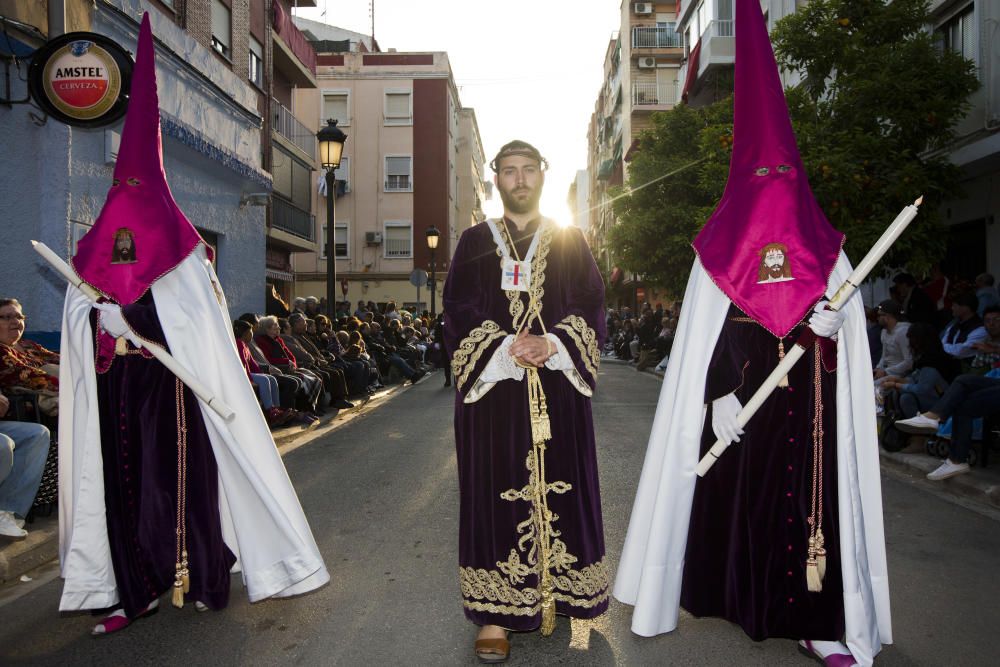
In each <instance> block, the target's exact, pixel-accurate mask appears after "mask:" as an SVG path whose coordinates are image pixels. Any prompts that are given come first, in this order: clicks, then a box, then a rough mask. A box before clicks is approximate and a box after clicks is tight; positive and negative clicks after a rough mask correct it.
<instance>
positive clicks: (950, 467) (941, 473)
mask: <svg viewBox="0 0 1000 667" xmlns="http://www.w3.org/2000/svg"><path fill="white" fill-rule="evenodd" d="M964 472H969V464H968V463H952V462H951V459H945V460H944V462H943V463H942V464H941V465H940V466H938V469H937V470H935V471H934V472H929V473H927V479H929V480H931V481H932V482H939V481H941V480H942V479H948V478H949V477H954V476H955V475H961V474H962V473H964Z"/></svg>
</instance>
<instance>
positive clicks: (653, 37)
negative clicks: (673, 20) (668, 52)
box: [632, 25, 684, 49]
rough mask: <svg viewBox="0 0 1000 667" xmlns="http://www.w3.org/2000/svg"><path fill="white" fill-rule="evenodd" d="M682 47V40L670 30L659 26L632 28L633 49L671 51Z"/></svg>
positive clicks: (680, 36) (681, 37)
mask: <svg viewBox="0 0 1000 667" xmlns="http://www.w3.org/2000/svg"><path fill="white" fill-rule="evenodd" d="M681 46H684V38H683V36H682V35H680V34H679V33H677V32H674V30H673V29H672V28H669V27H667V26H661V25H637V26H635V27H633V28H632V48H633V49H672V48H680V47H681Z"/></svg>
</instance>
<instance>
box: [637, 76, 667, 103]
mask: <svg viewBox="0 0 1000 667" xmlns="http://www.w3.org/2000/svg"><path fill="white" fill-rule="evenodd" d="M644 104H655V105H662V104H677V82H676V81H672V82H670V83H656V82H655V81H654V82H649V83H641V82H636V83H633V84H632V106H642V105H644Z"/></svg>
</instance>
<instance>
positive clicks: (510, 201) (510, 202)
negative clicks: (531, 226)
mask: <svg viewBox="0 0 1000 667" xmlns="http://www.w3.org/2000/svg"><path fill="white" fill-rule="evenodd" d="M497 192H499V193H500V201H502V202H503V206H504V208H505V209H507V210H508V211H510V212H511V213H517V214H519V215H523V214H525V213H531V212H532V211H534V210H535V209H537V208H538V201H539V200H540V199H541V198H542V189H541V188H538V190H536V191H535V192H534V194H533V195H532V196H530V197H528V199H525V200H524V201H523V202H519V201H518V200H516V199H514V196H513V193H512V192H507V191H505V190H502V189H500V188H497Z"/></svg>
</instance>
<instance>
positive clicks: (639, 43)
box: [632, 21, 732, 50]
mask: <svg viewBox="0 0 1000 667" xmlns="http://www.w3.org/2000/svg"><path fill="white" fill-rule="evenodd" d="M730 23H732V21H730ZM682 46H684V39H683V37H682V36H681V35H680V34H678V33H677V32H674V31H673V30H671V29H670V28H667V27H666V26H657V25H637V26H635V27H633V28H632V49H633V50H635V49H679V48H681V47H682Z"/></svg>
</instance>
